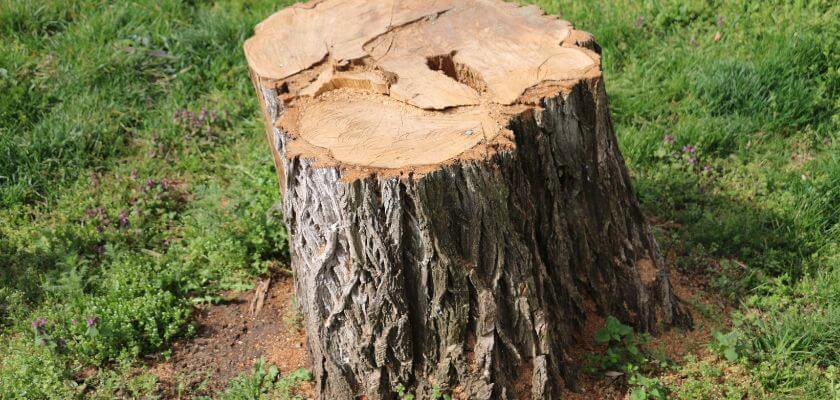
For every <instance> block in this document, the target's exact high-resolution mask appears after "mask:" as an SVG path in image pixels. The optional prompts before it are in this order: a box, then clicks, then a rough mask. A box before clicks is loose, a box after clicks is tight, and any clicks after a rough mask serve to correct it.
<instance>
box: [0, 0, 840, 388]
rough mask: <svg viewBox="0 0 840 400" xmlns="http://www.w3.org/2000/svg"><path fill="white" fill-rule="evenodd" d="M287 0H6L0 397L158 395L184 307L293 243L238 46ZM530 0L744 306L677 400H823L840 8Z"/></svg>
mask: <svg viewBox="0 0 840 400" xmlns="http://www.w3.org/2000/svg"><path fill="white" fill-rule="evenodd" d="M286 3H289V1H281V2H270V1H265V0H238V1H233V0H230V1H225V0H222V1H216V2H209V1H165V2H143V1H133V2H123V3H113V4H107V3H103V2H97V1H92V0H74V1H70V2H67V1H41V2H36V3H33V2H29V1H23V0H0V93H2V96H0V336H2V338H0V354H2V356H0V399H17V398H33V399H41V398H55V399H65V398H85V397H91V398H113V397H142V396H148V397H155V396H156V395H157V391H156V383H155V380H154V377H153V376H151V375H149V374H148V373H147V372H145V367H144V366H143V365H144V364H143V362H142V359H143V358H144V357H147V356H154V355H157V354H166V353H167V351H168V350H169V346H170V344H171V343H172V340H173V339H175V338H177V337H181V336H184V335H189V334H191V329H192V328H191V327H190V324H189V318H190V311H191V309H192V305H193V304H194V303H195V302H203V301H213V300H214V299H216V298H218V294H219V293H220V292H221V291H223V290H229V289H246V288H248V287H249V284H250V282H252V280H253V278H254V277H255V276H259V275H261V274H266V273H267V272H268V269H270V268H272V265H275V264H276V262H277V261H278V260H280V261H283V260H285V259H286V258H287V249H286V238H285V230H284V228H283V225H282V223H281V221H280V219H279V217H280V216H279V215H277V213H276V212H275V211H273V210H274V208H273V205H274V204H275V203H276V201H277V182H276V178H275V176H274V171H273V164H272V162H271V158H270V154H269V153H268V151H267V147H266V145H265V143H264V137H263V135H264V134H263V130H262V126H261V120H260V118H259V116H258V112H257V105H256V101H255V100H254V97H255V96H254V94H253V92H252V90H253V89H252V88H251V86H250V83H249V81H248V74H247V69H246V67H245V65H244V58H243V55H242V49H241V44H242V42H243V41H244V39H245V38H246V37H248V36H249V35H250V32H251V29H252V27H253V25H254V24H255V23H257V22H258V21H260V20H261V19H263V18H264V17H265V16H267V15H269V13H271V12H272V11H274V10H275V9H277V8H280V7H281V6H282V5H283V4H286ZM537 3H538V4H540V5H541V6H542V7H544V8H545V9H546V10H548V11H549V12H552V13H560V14H561V15H562V17H563V18H565V19H568V20H571V21H573V22H574V23H575V24H576V25H577V26H578V27H579V28H581V29H585V30H589V31H591V32H593V33H594V34H595V35H596V38H597V39H598V42H599V43H600V44H601V45H602V46H603V49H604V50H603V55H604V66H605V76H606V81H607V90H608V92H609V95H610V100H611V106H612V110H613V117H614V120H615V123H616V131H617V134H618V136H619V141H620V144H621V146H622V151H623V153H624V155H625V157H626V159H627V162H628V165H629V167H630V169H631V174H632V176H633V179H634V183H635V187H636V190H637V192H638V193H639V196H640V198H641V200H642V203H643V206H644V207H645V209H646V210H647V211H648V213H649V214H650V215H651V216H652V217H653V218H655V219H656V220H657V221H669V222H670V223H668V224H667V225H665V226H667V228H661V229H657V235H658V236H659V239H660V243H661V244H662V246H663V250H664V251H666V252H674V253H675V254H677V256H678V257H677V264H678V267H679V268H680V269H682V270H683V271H685V272H686V273H690V274H697V275H700V276H703V277H705V278H707V279H708V280H709V282H711V283H712V284H713V286H714V290H715V291H717V292H719V293H720V294H722V295H725V296H729V297H730V298H731V299H732V300H733V301H734V302H736V303H737V304H739V306H740V307H739V310H738V311H737V312H736V314H735V315H734V316H733V320H734V322H735V324H734V326H733V327H732V331H733V332H734V335H733V337H737V343H736V344H737V346H735V348H737V353H738V354H737V355H738V357H737V358H736V359H735V360H734V361H729V360H726V359H725V358H724V357H722V358H721V359H719V360H716V361H713V362H712V361H704V362H703V363H701V365H699V366H697V365H690V364H685V365H682V366H677V368H681V369H682V371H683V373H684V374H685V375H686V376H688V377H689V380H688V381H687V383H685V384H684V386H683V387H680V388H674V391H673V393H674V394H675V395H676V396H678V397H682V398H704V397H705V398H716V397H717V395H718V394H719V393H720V392H718V391H717V390H718V386H720V385H723V386H721V387H731V388H732V389H731V391H730V394H731V395H732V397H733V398H735V397H738V396H739V395H745V396H748V397H771V398H813V399H826V398H832V397H837V396H838V393H840V371H838V369H837V368H838V364H840V361H838V350H837V349H838V348H840V331H838V326H840V310H838V305H840V243H838V242H840V241H838V238H840V137H838V136H840V135H838V132H840V116H838V110H840V96H838V87H840V25H838V22H837V21H839V20H840V7H838V6H836V5H834V4H835V3H834V2H831V1H819V0H814V1H765V2H751V1H747V0H737V1H726V2H724V1H697V0H691V1H676V0H673V1H672V0H663V1H629V0H618V1H610V2H606V1H595V2H593V1H576V2H572V1H565V0H564V1H552V0H545V1H537ZM716 32H720V33H721V38H720V40H719V41H716V40H714V36H715V33H716ZM692 38H693V39H692ZM202 107H205V108H206V109H207V111H208V114H209V112H210V111H214V112H215V118H213V119H212V121H211V118H210V117H209V115H208V116H207V117H206V118H205V119H204V120H203V121H202V122H200V123H198V127H189V126H187V125H185V123H184V119H183V118H181V119H177V118H173V115H175V114H176V112H177V113H179V115H180V114H181V110H189V111H191V112H193V113H195V114H198V113H200V110H201V108H202ZM187 118H190V117H187ZM191 118H196V117H195V116H193V117H191ZM666 136H667V137H669V139H670V138H671V137H673V141H670V140H669V141H665V140H664V138H665V137H666ZM685 146H692V147H693V148H694V149H695V152H694V153H688V152H684V151H683V148H684V147H685ZM689 149H690V148H686V150H689ZM40 318H43V321H44V324H43V326H39V325H40V323H39V322H38V321H39V319H40ZM88 319H91V321H92V324H91V326H90V327H89V326H88V323H87V320H88ZM74 321H75V323H74ZM33 322H35V326H34V327H33V325H32V324H33ZM711 345H714V343H712V344H711ZM91 366H94V367H95V371H96V372H95V373H94V374H92V375H91V374H87V373H83V372H84V371H87V370H89V369H90V367H91ZM732 370H738V371H742V373H739V374H737V375H735V374H730V373H728V372H727V371H732ZM815 377H818V378H815ZM248 379H249V378H248V377H243V378H242V379H241V380H240V381H237V382H239V383H241V384H242V385H240V386H242V387H241V388H239V389H237V387H238V386H237V387H232V388H231V389H230V390H229V391H228V392H227V394H222V396H223V397H224V396H228V397H230V398H235V396H236V395H237V393H239V392H238V391H237V390H240V389H241V390H245V391H247V390H249V389H247V388H248V387H249V386H248V382H250V381H248ZM745 379H746V380H749V384H748V385H746V386H745V385H744V382H743V381H744V380H745ZM252 386H253V385H252ZM260 387H261V388H262V386H260ZM745 387H746V388H748V389H744V388H745ZM241 390H240V391H241ZM260 390H262V389H260ZM260 393H262V392H260ZM738 398H740V397H738Z"/></svg>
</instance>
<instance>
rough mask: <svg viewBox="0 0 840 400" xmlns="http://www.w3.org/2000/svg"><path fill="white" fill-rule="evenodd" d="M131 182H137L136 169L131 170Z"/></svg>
mask: <svg viewBox="0 0 840 400" xmlns="http://www.w3.org/2000/svg"><path fill="white" fill-rule="evenodd" d="M131 180H133V181H136V180H137V170H136V169H132V170H131Z"/></svg>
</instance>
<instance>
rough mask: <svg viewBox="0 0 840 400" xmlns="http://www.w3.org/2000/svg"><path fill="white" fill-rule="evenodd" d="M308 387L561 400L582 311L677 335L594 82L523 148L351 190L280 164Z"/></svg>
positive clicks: (304, 166) (544, 121) (541, 118)
mask: <svg viewBox="0 0 840 400" xmlns="http://www.w3.org/2000/svg"><path fill="white" fill-rule="evenodd" d="M260 92H261V94H262V100H263V101H262V103H263V104H264V111H265V112H266V116H267V120H268V121H269V122H270V123H269V124H268V127H269V132H270V133H271V136H272V143H273V144H274V146H275V150H276V154H277V155H278V161H279V162H280V163H281V164H282V168H280V169H279V170H278V172H279V174H280V177H281V179H282V180H283V186H284V187H285V195H284V197H283V203H284V210H285V216H286V222H287V224H288V227H289V233H290V238H291V242H290V244H289V247H290V249H291V254H292V257H291V258H292V267H293V269H294V272H295V274H296V287H297V296H298V301H299V304H300V307H301V309H302V310H303V312H304V315H305V316H306V318H305V319H306V330H307V335H308V338H309V349H310V352H311V356H312V367H313V373H314V375H315V379H316V382H315V386H316V388H317V390H318V393H319V394H320V396H321V397H322V398H325V399H351V398H356V397H358V396H361V395H366V396H367V398H369V399H380V398H384V399H389V398H394V394H393V388H394V387H395V386H396V385H397V384H402V385H404V386H406V387H416V388H417V391H418V394H420V395H421V396H422V395H423V394H428V393H429V391H430V390H431V389H432V387H434V386H437V387H448V388H455V387H458V389H457V391H459V392H461V393H464V394H465V395H466V397H467V398H477V399H491V398H492V399H507V398H527V397H529V396H530V397H531V398H535V399H542V398H556V397H557V394H558V389H559V385H562V384H563V383H564V382H566V384H568V385H570V386H572V387H573V386H574V385H575V381H574V379H575V372H576V371H573V370H572V368H571V367H570V363H569V356H568V353H569V349H570V347H571V346H574V343H575V338H576V333H577V332H579V331H580V328H581V325H582V323H583V321H584V320H585V319H586V317H587V313H588V312H598V313H599V314H601V315H606V314H611V315H614V316H616V317H618V318H619V319H621V320H622V321H626V322H629V323H632V324H633V325H634V326H635V327H636V328H638V329H641V330H656V329H659V328H661V327H664V326H667V325H671V324H675V323H687V322H688V317H687V316H686V315H684V314H683V313H682V312H681V311H680V308H679V306H678V304H677V300H676V298H675V297H674V295H673V293H672V292H671V290H670V283H669V281H668V274H667V269H666V268H665V265H664V264H663V262H662V259H661V257H660V255H659V253H658V250H657V246H656V243H655V242H654V240H653V238H652V237H651V233H650V231H649V228H648V226H647V224H646V222H645V220H644V217H643V215H642V213H641V212H640V209H639V205H638V202H637V200H636V197H635V195H634V193H633V191H632V188H631V185H630V180H629V177H628V175H627V170H626V168H625V166H624V160H623V158H622V157H621V154H620V153H619V150H618V146H617V143H616V139H615V135H614V134H613V128H612V123H611V121H610V117H609V111H608V105H607V100H606V96H605V92H604V87H603V82H602V80H601V79H590V80H586V81H581V82H580V83H578V84H577V85H576V86H574V88H573V89H572V91H571V93H569V94H568V95H567V96H560V97H556V98H550V99H545V101H544V104H543V108H542V109H539V110H534V111H533V112H531V113H527V114H525V115H523V116H521V117H519V118H517V119H515V120H514V121H512V123H511V127H510V128H511V129H512V130H513V132H514V134H515V138H516V149H515V150H513V151H512V152H502V153H498V154H496V155H495V156H493V157H492V158H491V159H488V160H485V161H470V162H461V163H454V164H451V165H446V166H441V168H440V170H438V171H436V172H432V173H429V174H426V175H424V176H422V177H421V178H419V179H413V178H411V177H409V178H408V179H400V178H396V177H395V178H386V179H382V178H378V177H376V176H371V177H369V178H366V179H357V180H353V181H351V182H344V181H342V179H341V176H340V172H339V171H338V170H337V169H335V168H319V167H317V166H313V165H312V162H311V161H308V160H306V159H302V158H292V159H287V158H285V157H284V155H283V154H284V139H285V135H284V133H283V132H281V131H280V130H278V129H277V128H274V127H273V123H272V122H273V121H274V120H276V118H278V115H279V113H280V112H282V105H280V104H279V103H278V102H277V100H276V99H277V94H276V93H275V92H274V91H273V90H271V89H265V88H261V90H260Z"/></svg>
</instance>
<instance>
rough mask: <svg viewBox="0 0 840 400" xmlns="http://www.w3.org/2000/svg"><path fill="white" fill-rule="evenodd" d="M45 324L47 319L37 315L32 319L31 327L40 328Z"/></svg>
mask: <svg viewBox="0 0 840 400" xmlns="http://www.w3.org/2000/svg"><path fill="white" fill-rule="evenodd" d="M45 326H47V319H46V318H44V317H38V318H36V319H35V320H33V321H32V328H34V329H38V330H41V329H42V328H44V327H45Z"/></svg>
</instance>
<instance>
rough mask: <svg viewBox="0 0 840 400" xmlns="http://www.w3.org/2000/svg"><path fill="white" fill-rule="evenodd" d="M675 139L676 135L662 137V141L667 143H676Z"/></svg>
mask: <svg viewBox="0 0 840 400" xmlns="http://www.w3.org/2000/svg"><path fill="white" fill-rule="evenodd" d="M674 140H675V138H674V135H665V137H663V138H662V141H663V142H665V143H674Z"/></svg>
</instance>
